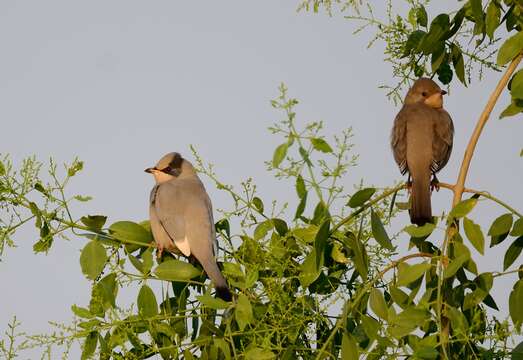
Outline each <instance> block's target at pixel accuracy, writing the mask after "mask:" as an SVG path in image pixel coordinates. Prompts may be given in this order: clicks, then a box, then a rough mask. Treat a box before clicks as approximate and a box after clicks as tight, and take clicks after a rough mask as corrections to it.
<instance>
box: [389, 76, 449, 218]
mask: <svg viewBox="0 0 523 360" xmlns="http://www.w3.org/2000/svg"><path fill="white" fill-rule="evenodd" d="M446 94H447V92H446V91H445V90H442V89H441V88H440V87H439V86H438V84H436V82H434V81H433V80H431V79H429V78H420V79H418V80H416V81H415V82H414V84H413V85H412V87H411V88H410V89H409V91H408V92H407V95H406V96H405V100H404V103H403V107H402V108H401V110H400V111H399V113H398V114H397V115H396V118H395V119H394V125H393V127H392V132H391V137H390V142H391V147H392V153H393V155H394V160H395V161H396V163H397V164H398V166H399V169H400V171H401V174H402V175H405V174H406V173H409V177H408V180H407V188H408V189H409V192H410V203H411V207H410V211H409V213H410V220H411V223H413V224H416V225H419V226H422V225H424V224H426V223H427V222H432V209H431V199H430V198H431V192H432V190H433V189H436V190H439V186H438V183H439V181H438V179H437V177H436V173H437V172H439V171H440V170H441V169H443V167H445V165H446V164H447V162H448V161H449V158H450V154H451V152H452V144H453V138H454V124H453V123H452V118H451V117H450V115H449V113H448V112H447V111H446V110H445V109H444V108H443V95H446ZM431 175H432V180H431Z"/></svg>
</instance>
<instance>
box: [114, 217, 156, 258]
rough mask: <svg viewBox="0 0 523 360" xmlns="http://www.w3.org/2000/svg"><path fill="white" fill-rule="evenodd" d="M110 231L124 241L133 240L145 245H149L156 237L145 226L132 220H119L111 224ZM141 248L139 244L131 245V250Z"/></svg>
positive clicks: (116, 237)
mask: <svg viewBox="0 0 523 360" xmlns="http://www.w3.org/2000/svg"><path fill="white" fill-rule="evenodd" d="M109 233H111V235H112V236H113V237H114V238H115V239H118V240H120V241H122V242H123V243H125V242H126V241H132V242H133V243H141V244H143V246H148V245H149V244H151V243H152V242H153V241H154V239H153V236H152V234H151V233H150V232H149V231H147V230H146V229H145V228H144V227H143V226H141V225H139V224H137V223H134V222H132V221H118V222H115V223H113V224H112V225H111V226H109ZM138 248H139V245H137V244H133V245H129V247H128V250H129V251H130V252H132V251H134V250H136V249H138Z"/></svg>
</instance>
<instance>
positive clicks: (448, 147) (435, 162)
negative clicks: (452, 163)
mask: <svg viewBox="0 0 523 360" xmlns="http://www.w3.org/2000/svg"><path fill="white" fill-rule="evenodd" d="M453 138H454V124H453V123H452V119H451V117H450V115H449V114H448V113H447V112H446V111H445V110H442V111H438V112H437V115H436V116H435V118H434V140H433V142H432V166H431V170H432V172H433V173H437V172H438V171H440V170H441V169H443V167H444V166H445V165H447V162H448V161H449V158H450V153H451V152H452V143H453Z"/></svg>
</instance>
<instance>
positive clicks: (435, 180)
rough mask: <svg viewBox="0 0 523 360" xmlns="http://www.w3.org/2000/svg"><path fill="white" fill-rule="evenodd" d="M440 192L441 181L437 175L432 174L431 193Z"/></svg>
mask: <svg viewBox="0 0 523 360" xmlns="http://www.w3.org/2000/svg"><path fill="white" fill-rule="evenodd" d="M434 189H436V191H439V180H438V178H437V177H436V174H432V180H431V181H430V191H434Z"/></svg>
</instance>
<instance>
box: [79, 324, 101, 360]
mask: <svg viewBox="0 0 523 360" xmlns="http://www.w3.org/2000/svg"><path fill="white" fill-rule="evenodd" d="M97 343H98V333H97V332H96V331H91V332H90V333H89V335H87V336H86V338H85V341H84V345H83V349H82V358H81V359H82V360H87V359H90V358H92V356H93V355H94V352H95V350H96V345H97Z"/></svg>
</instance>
